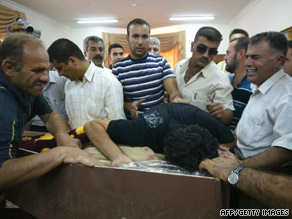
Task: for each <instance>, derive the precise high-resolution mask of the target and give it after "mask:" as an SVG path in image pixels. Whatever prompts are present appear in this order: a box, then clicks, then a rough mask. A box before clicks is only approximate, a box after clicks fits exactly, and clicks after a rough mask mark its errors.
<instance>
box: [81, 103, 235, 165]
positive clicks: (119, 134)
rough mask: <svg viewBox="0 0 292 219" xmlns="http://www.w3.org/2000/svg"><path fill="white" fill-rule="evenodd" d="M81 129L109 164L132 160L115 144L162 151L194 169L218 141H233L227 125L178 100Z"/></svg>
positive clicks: (212, 153)
mask: <svg viewBox="0 0 292 219" xmlns="http://www.w3.org/2000/svg"><path fill="white" fill-rule="evenodd" d="M84 131H85V133H86V134H87V136H88V138H89V139H90V140H91V142H92V143H93V144H94V145H95V146H96V147H97V148H98V149H99V150H100V151H101V152H102V153H103V154H104V155H105V156H107V157H108V158H109V159H110V160H111V161H112V166H118V165H120V164H121V163H124V162H129V161H131V160H130V158H128V157H127V156H126V155H124V154H123V153H122V152H121V151H120V150H119V148H118V147H117V145H116V144H129V145H135V146H148V147H150V148H151V149H152V150H153V151H154V152H156V153H163V152H165V154H166V159H167V160H169V161H170V162H172V163H174V164H177V165H179V166H181V167H183V168H186V169H189V170H195V169H197V164H198V163H199V162H200V161H201V160H202V159H205V158H212V157H216V156H217V154H218V152H217V151H218V142H219V144H220V145H224V146H227V147H232V146H234V145H235V139H234V136H233V134H232V132H231V131H230V130H229V129H228V128H227V127H225V126H224V125H223V124H221V123H220V122H219V121H218V120H216V119H215V118H213V117H212V116H210V114H209V113H207V112H205V111H202V110H201V109H199V108H197V107H195V106H192V105H188V104H181V103H168V104H160V105H158V106H155V107H153V108H151V109H150V110H148V111H146V112H145V113H144V114H142V115H140V116H139V117H138V118H137V119H134V120H93V121H91V122H88V123H86V124H85V126H84ZM214 137H215V139H217V140H215V139H214ZM217 141H218V142H217ZM191 148H193V149H191ZM186 157H189V158H190V159H186ZM186 163H188V164H186ZM190 163H193V164H190Z"/></svg>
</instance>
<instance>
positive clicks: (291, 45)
mask: <svg viewBox="0 0 292 219" xmlns="http://www.w3.org/2000/svg"><path fill="white" fill-rule="evenodd" d="M288 47H289V48H292V40H289V41H288Z"/></svg>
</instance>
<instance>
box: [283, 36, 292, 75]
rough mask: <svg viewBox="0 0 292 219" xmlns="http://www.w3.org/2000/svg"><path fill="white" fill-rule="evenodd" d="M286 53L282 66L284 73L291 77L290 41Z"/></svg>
mask: <svg viewBox="0 0 292 219" xmlns="http://www.w3.org/2000/svg"><path fill="white" fill-rule="evenodd" d="M288 46H289V47H288V51H287V55H286V59H285V63H284V66H283V69H284V72H286V73H287V74H288V75H290V76H292V40H290V41H289V45H288Z"/></svg>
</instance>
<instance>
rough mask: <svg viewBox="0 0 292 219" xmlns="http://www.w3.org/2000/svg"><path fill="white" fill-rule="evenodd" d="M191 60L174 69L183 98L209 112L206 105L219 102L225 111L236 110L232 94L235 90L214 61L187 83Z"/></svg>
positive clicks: (182, 62)
mask: <svg viewBox="0 0 292 219" xmlns="http://www.w3.org/2000/svg"><path fill="white" fill-rule="evenodd" d="M189 63H190V59H186V60H182V61H180V62H179V63H177V64H176V66H175V67H174V73H175V76H176V80H177V85H178V89H179V91H180V93H181V95H182V98H183V99H185V100H188V101H191V102H193V103H194V104H195V106H197V107H199V108H201V109H202V110H205V111H207V108H206V105H207V104H210V103H215V102H219V103H221V104H222V106H223V108H224V109H229V110H234V107H233V101H232V96H231V92H232V90H233V88H232V86H231V84H230V81H229V78H228V76H227V74H225V73H224V72H222V71H221V70H220V69H219V68H218V66H217V65H216V64H215V63H214V62H213V61H212V62H210V63H209V64H208V65H207V66H206V67H205V68H203V69H202V70H201V71H200V72H198V73H197V74H195V75H194V76H193V77H192V78H191V79H190V80H189V81H188V82H187V83H185V80H184V77H185V75H186V71H187V70H188V68H189Z"/></svg>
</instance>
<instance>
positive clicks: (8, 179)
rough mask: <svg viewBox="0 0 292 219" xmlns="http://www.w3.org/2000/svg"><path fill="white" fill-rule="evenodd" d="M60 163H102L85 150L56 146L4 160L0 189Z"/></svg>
mask: <svg viewBox="0 0 292 219" xmlns="http://www.w3.org/2000/svg"><path fill="white" fill-rule="evenodd" d="M62 163H81V164H84V165H86V166H90V167H93V166H98V165H99V166H101V165H102V163H101V162H99V161H98V160H96V159H95V158H94V157H93V156H92V155H90V154H89V153H87V152H86V151H82V150H80V149H78V148H72V147H65V146H64V147H56V148H53V149H51V150H49V151H46V152H42V153H40V154H35V155H30V156H26V157H22V158H14V159H9V160H6V161H5V162H4V163H3V164H2V166H1V167H0V191H1V190H5V189H7V188H9V187H12V186H15V185H18V184H21V183H24V182H27V181H30V180H34V179H36V178H38V177H40V176H42V175H44V174H45V173H47V172H49V171H50V170H52V169H54V168H55V167H57V166H59V165H61V164H62Z"/></svg>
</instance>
